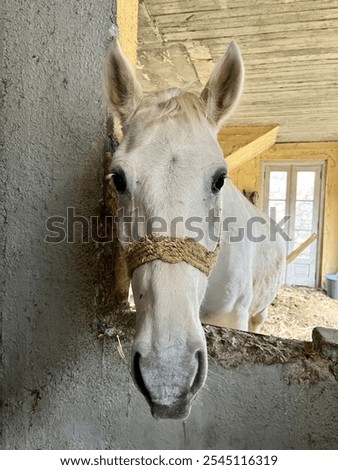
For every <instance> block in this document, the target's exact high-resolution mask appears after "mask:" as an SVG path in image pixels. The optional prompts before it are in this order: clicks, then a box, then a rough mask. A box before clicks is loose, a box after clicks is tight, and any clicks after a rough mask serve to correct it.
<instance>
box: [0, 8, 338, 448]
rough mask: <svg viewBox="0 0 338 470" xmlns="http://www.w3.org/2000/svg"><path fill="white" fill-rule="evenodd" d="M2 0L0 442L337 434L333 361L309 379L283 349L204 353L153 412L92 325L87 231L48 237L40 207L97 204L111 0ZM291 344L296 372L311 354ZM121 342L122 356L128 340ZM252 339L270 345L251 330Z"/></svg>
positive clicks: (287, 439)
mask: <svg viewBox="0 0 338 470" xmlns="http://www.w3.org/2000/svg"><path fill="white" fill-rule="evenodd" d="M5 10H6V11H5V14H6V23H5V28H2V29H1V31H2V34H3V35H4V73H3V83H4V100H3V111H4V122H3V131H4V133H3V135H4V136H5V141H4V145H3V148H2V151H3V159H2V161H1V164H2V167H1V171H0V179H1V186H0V187H1V191H2V192H3V197H2V201H1V202H2V204H3V207H2V210H1V216H2V222H3V224H2V227H1V230H2V233H1V237H0V240H1V243H2V245H1V249H2V257H1V260H2V263H3V264H2V268H1V274H2V278H1V302H2V305H1V311H2V312H3V318H2V348H3V364H2V365H3V370H2V378H1V398H2V423H1V424H2V442H1V446H2V447H3V448H6V449H109V448H110V449H118V448H120V449H126V448H130V449H132V448H135V449H184V448H187V449H194V448H206V449H222V448H238V449H245V448H257V449H259V448H271V449H272V448H337V447H338V442H337V436H338V432H337V419H336V416H337V403H338V400H337V381H336V379H335V376H334V373H333V372H332V373H331V374H329V372H328V370H329V366H330V363H329V362H328V363H326V365H325V368H326V369H325V370H326V375H325V374H324V376H320V375H319V377H318V380H316V381H314V382H313V383H312V382H311V381H309V382H308V383H307V382H306V381H304V380H303V381H301V382H299V381H297V380H296V379H292V380H286V379H285V367H289V366H288V365H285V364H283V363H282V362H280V361H277V362H276V361H272V362H271V364H270V365H266V364H265V363H264V362H252V363H251V362H250V361H248V360H246V361H244V362H242V363H241V362H239V363H238V364H237V365H236V364H233V363H232V364H231V365H229V361H225V362H224V358H223V359H222V358H221V360H220V361H216V360H215V359H214V358H211V359H210V371H209V376H208V381H207V384H206V386H205V388H204V389H203V391H202V392H201V394H200V395H199V397H198V398H197V400H196V402H195V404H194V407H193V411H192V414H191V417H190V418H189V420H188V421H187V422H186V423H185V424H183V423H182V422H157V421H155V420H153V418H152V417H151V416H150V413H149V410H148V407H147V405H146V403H145V400H144V399H143V397H141V395H140V394H139V393H138V392H137V391H136V390H135V387H134V386H133V384H132V382H131V378H130V375H129V371H128V365H127V362H126V360H124V359H122V358H121V357H120V355H119V354H118V352H117V347H116V342H115V341H113V340H112V338H110V337H108V336H107V335H102V336H101V337H99V335H98V334H97V331H96V330H95V329H93V328H92V321H93V318H94V317H95V314H96V309H97V308H98V305H97V301H98V299H97V295H96V292H97V285H96V279H97V276H96V273H97V262H96V256H97V252H96V251H95V250H94V249H93V245H92V244H90V243H81V240H80V237H79V235H80V231H79V230H77V234H76V235H77V236H76V237H75V241H74V243H65V242H63V243H58V244H51V243H49V244H48V243H46V242H45V241H44V239H45V236H46V233H47V231H46V226H45V224H46V220H47V218H48V217H50V216H52V215H59V216H62V217H65V216H66V210H67V207H74V208H75V209H76V214H81V215H86V216H90V215H91V214H94V213H95V212H96V209H97V204H98V199H99V198H100V194H101V184H100V181H101V168H102V151H101V142H102V139H103V130H102V129H103V125H102V123H103V113H102V107H101V78H100V70H101V64H102V59H103V56H104V50H105V43H106V38H107V31H108V28H109V26H110V22H109V15H110V12H111V4H110V1H108V0H96V1H95V2H94V1H87V2H79V1H73V2H59V1H56V0H51V1H49V2H43V1H42V0H38V1H36V2H31V3H29V2H24V1H23V0H11V1H8V2H7V4H6V6H5ZM78 228H79V226H78ZM238 341H239V340H237V339H236V336H235V337H233V338H232V339H231V341H230V343H229V341H228V342H227V341H226V340H225V339H222V336H219V340H218V342H217V348H218V349H217V350H216V353H217V354H218V355H220V352H219V349H220V348H221V349H222V345H224V346H226V345H228V354H229V357H230V356H231V354H232V352H231V347H229V345H230V346H231V345H235V344H237V345H238V344H242V345H243V343H238ZM213 344H214V343H213ZM276 347H277V350H278V345H277V346H276ZM297 347H298V346H295V349H294V353H295V354H298V355H299V360H297V361H296V365H297V367H299V368H300V369H299V370H300V375H301V374H302V371H305V372H306V371H307V369H306V367H305V366H304V367H303V366H302V363H303V362H306V363H307V361H308V362H309V361H310V362H311V357H307V356H306V354H308V353H307V352H306V350H305V349H300V350H298V349H297ZM123 348H124V351H125V354H126V357H128V350H129V348H130V342H129V341H127V340H125V341H124V342H123ZM257 348H258V349H261V348H263V351H264V348H267V346H266V344H265V343H260V342H259V341H258V346H256V349H257ZM217 351H218V352H217ZM250 351H252V350H251V349H250V348H248V349H247V354H248V355H249V356H250V354H251V352H250ZM267 351H268V352H269V348H268V349H267ZM283 351H284V350H282V354H284V355H285V353H283ZM270 353H271V351H270ZM217 354H216V355H217ZM303 354H304V356H303ZM220 356H221V355H220ZM215 357H216V356H215ZM236 357H237V358H238V357H239V351H237V352H236ZM230 362H231V361H230ZM222 364H223V365H222ZM292 367H293V366H292ZM295 367H296V366H295ZM292 370H294V371H295V374H296V378H297V377H298V373H297V369H292Z"/></svg>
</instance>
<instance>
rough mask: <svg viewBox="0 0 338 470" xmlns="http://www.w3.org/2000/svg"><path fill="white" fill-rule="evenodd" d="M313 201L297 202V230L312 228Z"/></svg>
mask: <svg viewBox="0 0 338 470" xmlns="http://www.w3.org/2000/svg"><path fill="white" fill-rule="evenodd" d="M312 212H313V202H304V201H297V202H296V220H295V229H296V230H312Z"/></svg>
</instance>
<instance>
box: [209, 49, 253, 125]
mask: <svg viewBox="0 0 338 470" xmlns="http://www.w3.org/2000/svg"><path fill="white" fill-rule="evenodd" d="M243 81H244V65H243V60H242V56H241V53H240V50H239V48H238V46H237V44H236V43H235V41H232V42H231V43H230V45H229V47H228V50H227V51H226V53H225V54H224V56H223V57H222V58H221V59H220V61H219V62H218V63H217V64H216V66H215V68H214V70H213V71H212V73H211V76H210V79H209V81H208V83H207V84H206V86H205V88H204V90H203V91H202V94H201V98H202V100H203V101H204V102H205V103H206V112H207V117H208V119H209V120H210V121H211V122H213V123H215V124H217V126H218V127H219V128H220V127H221V126H222V125H223V124H224V122H225V121H226V120H227V119H228V118H229V116H230V115H231V114H232V112H233V111H234V110H235V108H236V106H237V104H238V102H239V99H240V97H241V92H242V88H243Z"/></svg>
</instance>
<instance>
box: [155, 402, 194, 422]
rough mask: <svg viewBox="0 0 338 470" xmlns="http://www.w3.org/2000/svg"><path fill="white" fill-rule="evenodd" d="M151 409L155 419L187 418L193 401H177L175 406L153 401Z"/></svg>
mask: <svg viewBox="0 0 338 470" xmlns="http://www.w3.org/2000/svg"><path fill="white" fill-rule="evenodd" d="M150 410H151V414H152V416H153V418H155V419H181V420H184V419H187V418H188V416H189V414H190V410H191V403H188V404H186V403H183V404H181V403H177V404H175V405H173V406H167V405H160V404H157V403H152V404H151V405H150Z"/></svg>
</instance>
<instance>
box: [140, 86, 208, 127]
mask: <svg viewBox="0 0 338 470" xmlns="http://www.w3.org/2000/svg"><path fill="white" fill-rule="evenodd" d="M139 111H140V112H146V114H147V119H150V120H163V119H166V118H179V117H182V118H184V119H185V120H187V121H189V122H196V121H198V122H199V121H201V120H202V119H203V118H205V117H206V106H205V103H204V101H203V100H202V99H201V98H200V96H199V95H198V94H197V93H195V92H194V91H187V90H184V89H179V88H170V89H168V90H164V91H160V92H156V93H152V94H151V95H148V96H146V97H145V98H143V100H142V102H141V103H140V106H139Z"/></svg>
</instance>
